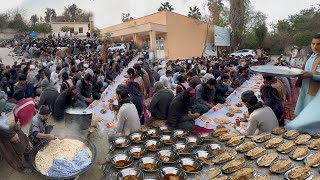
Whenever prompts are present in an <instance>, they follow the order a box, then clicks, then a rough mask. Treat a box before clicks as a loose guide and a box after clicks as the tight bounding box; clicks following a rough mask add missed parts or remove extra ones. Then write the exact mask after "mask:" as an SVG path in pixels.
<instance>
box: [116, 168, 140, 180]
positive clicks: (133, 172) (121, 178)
mask: <svg viewBox="0 0 320 180" xmlns="http://www.w3.org/2000/svg"><path fill="white" fill-rule="evenodd" d="M127 179H130V180H131V179H134V180H143V179H144V174H143V172H142V171H141V170H139V169H134V168H126V169H123V170H121V171H120V172H119V173H118V175H117V180H127Z"/></svg>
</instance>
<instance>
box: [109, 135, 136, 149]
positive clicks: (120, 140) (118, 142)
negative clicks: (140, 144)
mask: <svg viewBox="0 0 320 180" xmlns="http://www.w3.org/2000/svg"><path fill="white" fill-rule="evenodd" d="M112 144H113V145H114V146H115V147H117V148H126V147H128V146H130V144H131V140H130V139H129V137H115V138H114V139H113V141H112Z"/></svg>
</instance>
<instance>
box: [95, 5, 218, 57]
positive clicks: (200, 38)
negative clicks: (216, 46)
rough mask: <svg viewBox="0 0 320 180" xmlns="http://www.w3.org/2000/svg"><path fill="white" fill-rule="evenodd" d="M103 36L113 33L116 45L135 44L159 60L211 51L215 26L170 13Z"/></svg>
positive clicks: (131, 23) (127, 24)
mask: <svg viewBox="0 0 320 180" xmlns="http://www.w3.org/2000/svg"><path fill="white" fill-rule="evenodd" d="M101 33H102V34H104V33H111V38H112V40H113V42H129V41H133V42H134V43H135V44H136V46H137V47H138V48H141V49H149V50H150V51H152V52H154V54H155V57H156V58H157V59H162V58H167V59H179V58H180V59H182V58H191V57H196V56H202V55H203V52H204V49H205V47H209V49H210V48H212V45H213V43H214V26H208V24H207V23H206V22H204V21H199V20H196V19H194V18H191V17H188V16H184V15H181V14H177V13H174V12H170V11H160V12H157V13H154V14H151V15H148V16H144V17H141V18H138V19H133V20H130V21H127V22H124V23H121V24H118V25H115V26H111V27H107V28H104V29H101ZM206 49H207V48H206Z"/></svg>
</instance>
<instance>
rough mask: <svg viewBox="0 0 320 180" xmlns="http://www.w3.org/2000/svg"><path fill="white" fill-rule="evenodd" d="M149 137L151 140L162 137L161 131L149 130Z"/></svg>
mask: <svg viewBox="0 0 320 180" xmlns="http://www.w3.org/2000/svg"><path fill="white" fill-rule="evenodd" d="M147 135H148V136H149V137H150V138H158V137H159V136H160V135H161V131H160V130H159V129H148V130H147Z"/></svg>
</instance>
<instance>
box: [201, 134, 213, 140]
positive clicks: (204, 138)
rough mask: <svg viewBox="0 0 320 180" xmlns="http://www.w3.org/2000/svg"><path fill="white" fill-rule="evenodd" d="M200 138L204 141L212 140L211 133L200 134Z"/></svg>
mask: <svg viewBox="0 0 320 180" xmlns="http://www.w3.org/2000/svg"><path fill="white" fill-rule="evenodd" d="M200 138H201V139H202V140H204V141H206V142H208V141H213V137H212V136H211V134H210V133H209V134H201V135H200Z"/></svg>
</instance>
